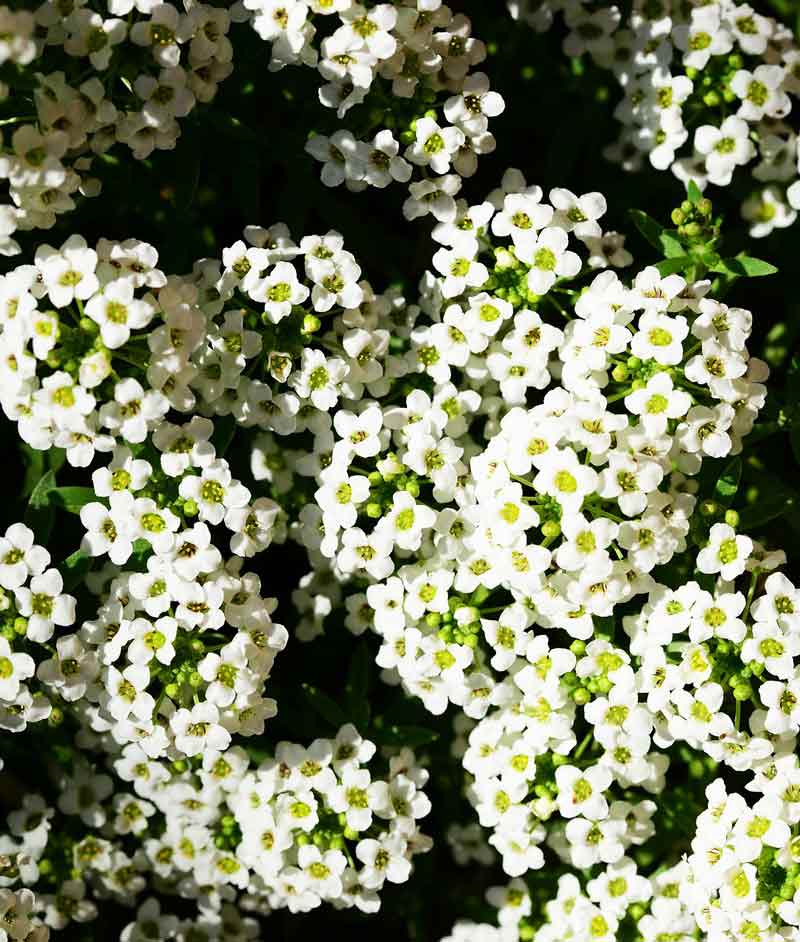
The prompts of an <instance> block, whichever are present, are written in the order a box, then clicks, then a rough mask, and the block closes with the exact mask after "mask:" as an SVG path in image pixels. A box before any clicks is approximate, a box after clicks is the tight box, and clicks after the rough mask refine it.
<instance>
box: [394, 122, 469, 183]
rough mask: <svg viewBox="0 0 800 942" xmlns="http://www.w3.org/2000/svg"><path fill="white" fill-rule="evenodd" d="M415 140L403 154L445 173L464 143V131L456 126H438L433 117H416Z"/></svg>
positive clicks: (422, 164)
mask: <svg viewBox="0 0 800 942" xmlns="http://www.w3.org/2000/svg"><path fill="white" fill-rule="evenodd" d="M414 133H415V135H416V140H415V141H414V143H413V144H411V146H410V147H408V148H407V149H406V152H405V156H406V157H407V158H408V159H409V160H410V161H411V163H413V164H417V165H418V166H421V167H430V168H431V170H433V172H434V173H447V171H448V170H449V168H450V162H451V160H452V159H453V156H454V154H455V153H456V151H457V150H458V148H459V147H461V145H462V144H463V143H464V132H463V131H461V130H460V129H459V128H456V127H446V128H442V127H440V126H439V125H438V124H437V123H436V122H435V121H434V120H433V118H418V119H417V124H416V128H415V131H414Z"/></svg>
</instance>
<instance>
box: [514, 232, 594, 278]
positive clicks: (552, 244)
mask: <svg viewBox="0 0 800 942" xmlns="http://www.w3.org/2000/svg"><path fill="white" fill-rule="evenodd" d="M568 243H569V237H568V236H567V233H566V232H565V231H564V230H563V229H560V228H557V227H555V226H548V227H547V228H545V229H542V231H541V232H539V233H538V234H537V235H536V236H535V237H534V238H531V239H526V240H525V242H524V244H522V245H520V246H519V247H518V249H517V255H518V256H519V258H520V259H521V260H522V261H524V262H527V263H528V264H529V265H530V271H529V272H528V288H529V289H530V291H532V292H533V293H534V294H546V293H547V292H548V291H549V290H550V289H551V288H552V287H553V285H554V284H555V282H556V279H558V278H571V277H573V276H574V275H577V274H578V272H579V271H580V270H581V260H580V257H579V256H578V255H576V254H575V252H570V251H568V249H567V245H568Z"/></svg>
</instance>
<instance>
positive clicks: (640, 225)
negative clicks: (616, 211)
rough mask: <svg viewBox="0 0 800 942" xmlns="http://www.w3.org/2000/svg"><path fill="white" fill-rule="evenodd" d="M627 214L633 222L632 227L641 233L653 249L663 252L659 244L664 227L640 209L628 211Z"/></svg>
mask: <svg viewBox="0 0 800 942" xmlns="http://www.w3.org/2000/svg"><path fill="white" fill-rule="evenodd" d="M628 213H629V215H630V217H631V219H632V220H633V224H634V226H636V228H637V229H638V230H639V232H641V234H642V235H643V236H644V237H645V239H647V241H648V242H649V243H650V245H652V246H653V248H654V249H658V250H659V251H662V250H663V246H662V244H661V233H662V232H663V231H664V227H663V226H661V225H659V224H658V223H657V222H656V221H655V219H653V218H652V216H648V215H647V213H643V212H642V211H641V209H629V210H628Z"/></svg>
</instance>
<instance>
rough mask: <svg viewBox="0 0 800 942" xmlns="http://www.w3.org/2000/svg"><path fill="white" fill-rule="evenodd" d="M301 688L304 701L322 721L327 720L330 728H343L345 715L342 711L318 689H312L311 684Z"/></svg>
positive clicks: (345, 719) (303, 685)
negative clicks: (306, 701)
mask: <svg viewBox="0 0 800 942" xmlns="http://www.w3.org/2000/svg"><path fill="white" fill-rule="evenodd" d="M301 686H302V688H303V693H304V694H305V697H306V700H308V702H309V704H310V705H311V707H313V709H314V710H316V712H317V713H319V715H320V716H321V717H322V718H323V719H324V720H328V722H330V724H331V725H332V726H336V727H340V726H343V725H344V724H345V723H346V722H347V714H346V713H345V712H344V710H343V709H342V708H341V707H340V706H339V704H338V703H336V701H335V700H332V699H331V698H330V697H329V696H328V695H327V694H326V693H323V692H322V691H321V690H320V689H319V687H313V686H312V685H311V684H302V685H301Z"/></svg>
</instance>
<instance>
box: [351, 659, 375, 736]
mask: <svg viewBox="0 0 800 942" xmlns="http://www.w3.org/2000/svg"><path fill="white" fill-rule="evenodd" d="M371 664H372V658H371V657H370V653H369V648H368V647H367V643H366V642H365V641H362V642H361V643H360V644H359V645H358V647H357V648H356V650H355V652H354V654H353V657H352V658H351V660H350V667H349V668H348V671H347V682H346V684H345V688H344V689H345V702H346V704H347V712H348V714H349V715H350V716H351V717H352V719H353V722H354V723H355V725H356V726H357V727H358V726H366V724H367V723H368V722H369V714H370V706H369V699H368V697H367V693H368V690H369V670H370V665H371Z"/></svg>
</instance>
